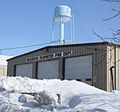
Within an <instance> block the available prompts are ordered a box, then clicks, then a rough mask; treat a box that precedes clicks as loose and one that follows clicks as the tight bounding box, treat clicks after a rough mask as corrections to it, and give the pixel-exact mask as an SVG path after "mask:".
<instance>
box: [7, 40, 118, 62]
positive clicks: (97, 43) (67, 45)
mask: <svg viewBox="0 0 120 112" xmlns="http://www.w3.org/2000/svg"><path fill="white" fill-rule="evenodd" d="M93 45H108V46H109V45H113V46H119V47H120V45H119V44H114V43H110V42H95V43H80V44H78V43H77V44H64V45H51V46H46V47H43V48H40V49H37V50H34V51H31V52H28V53H24V54H22V55H18V56H16V57H13V58H10V59H8V60H7V61H9V60H12V59H15V58H18V57H21V56H24V55H27V54H30V53H34V52H37V51H40V50H43V49H49V48H60V47H73V46H93Z"/></svg>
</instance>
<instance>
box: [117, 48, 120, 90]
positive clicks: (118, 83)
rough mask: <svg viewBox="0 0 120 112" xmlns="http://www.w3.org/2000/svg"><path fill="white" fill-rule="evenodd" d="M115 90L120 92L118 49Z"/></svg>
mask: <svg viewBox="0 0 120 112" xmlns="http://www.w3.org/2000/svg"><path fill="white" fill-rule="evenodd" d="M116 89H117V90H120V48H119V47H116Z"/></svg>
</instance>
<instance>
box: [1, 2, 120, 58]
mask: <svg viewBox="0 0 120 112" xmlns="http://www.w3.org/2000/svg"><path fill="white" fill-rule="evenodd" d="M59 5H67V6H69V7H71V9H72V15H73V16H74V40H75V41H74V43H91V42H101V41H102V40H101V39H99V38H98V37H97V36H95V35H94V34H93V31H95V32H96V33H97V34H100V35H101V36H104V37H106V38H110V37H112V29H117V28H118V27H119V25H120V22H119V17H117V18H114V19H113V20H110V21H106V22H105V21H103V20H102V19H106V18H108V17H111V16H112V15H113V14H114V13H113V12H112V10H111V8H114V9H118V8H119V4H116V3H108V2H105V1H102V0H0V49H1V50H0V53H1V54H3V55H10V56H17V55H20V54H23V53H27V52H29V51H32V50H35V49H39V48H41V47H44V46H47V45H48V44H46V43H50V42H51V41H52V36H51V34H52V26H53V17H54V9H55V7H56V6H59ZM54 32H55V33H54V37H55V39H57V38H58V37H59V23H57V22H55V24H54ZM68 37H70V30H69V24H68V23H66V24H65V39H66V40H67V39H68V40H69V38H68ZM36 44H40V45H39V46H33V47H29V48H19V49H6V48H15V47H21V46H31V45H36Z"/></svg>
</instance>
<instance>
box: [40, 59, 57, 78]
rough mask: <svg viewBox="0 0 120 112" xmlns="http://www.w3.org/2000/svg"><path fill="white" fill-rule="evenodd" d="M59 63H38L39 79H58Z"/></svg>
mask: <svg viewBox="0 0 120 112" xmlns="http://www.w3.org/2000/svg"><path fill="white" fill-rule="evenodd" d="M58 67H59V61H58V60H51V61H44V62H38V79H58V78H59V75H58V73H59V68H58Z"/></svg>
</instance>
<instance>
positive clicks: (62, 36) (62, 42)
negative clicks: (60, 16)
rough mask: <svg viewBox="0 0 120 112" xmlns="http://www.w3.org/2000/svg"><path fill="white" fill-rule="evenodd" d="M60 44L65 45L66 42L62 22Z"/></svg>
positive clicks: (61, 23)
mask: <svg viewBox="0 0 120 112" xmlns="http://www.w3.org/2000/svg"><path fill="white" fill-rule="evenodd" d="M60 43H61V44H64V43H65V40H64V23H63V22H62V21H61V22H60Z"/></svg>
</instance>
